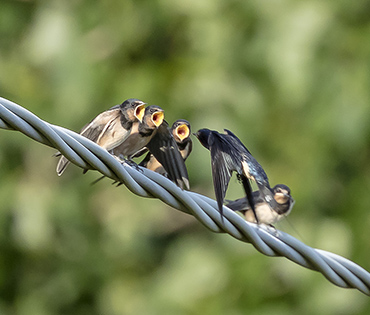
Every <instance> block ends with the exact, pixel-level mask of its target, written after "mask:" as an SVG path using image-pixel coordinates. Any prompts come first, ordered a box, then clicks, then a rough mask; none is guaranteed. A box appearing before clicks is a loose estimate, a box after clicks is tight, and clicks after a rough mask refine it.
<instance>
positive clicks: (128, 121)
mask: <svg viewBox="0 0 370 315" xmlns="http://www.w3.org/2000/svg"><path fill="white" fill-rule="evenodd" d="M144 112H145V103H144V102H142V101H140V100H138V99H135V98H130V99H128V100H126V101H124V102H123V103H122V104H121V105H116V106H113V107H111V108H110V109H108V110H106V111H104V112H102V113H101V114H99V115H98V116H96V117H95V118H94V119H93V120H92V121H91V122H90V123H88V124H87V125H85V127H83V128H82V130H81V132H80V134H81V135H82V136H84V137H86V138H88V139H90V140H91V141H93V142H95V143H97V144H98V145H100V146H101V147H102V148H104V149H106V150H107V151H111V150H112V149H114V148H115V147H117V146H119V145H120V144H121V143H123V142H124V141H126V139H127V138H128V137H129V136H130V135H131V133H132V131H133V130H135V129H137V128H138V127H139V124H140V123H141V121H142V119H143V116H144ZM55 156H61V154H60V153H59V152H58V153H57V154H55ZM69 163H70V162H69V160H68V159H67V158H66V157H64V156H61V158H60V159H59V162H58V165H57V169H56V171H57V174H58V175H59V176H60V175H62V174H63V172H64V171H65V169H66V168H67V166H68V164H69Z"/></svg>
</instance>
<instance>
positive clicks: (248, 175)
mask: <svg viewBox="0 0 370 315" xmlns="http://www.w3.org/2000/svg"><path fill="white" fill-rule="evenodd" d="M224 130H225V133H224V134H221V133H219V132H217V131H214V130H209V129H200V130H198V132H197V133H196V134H195V136H196V137H197V138H198V140H199V141H200V143H201V144H202V145H203V146H204V147H205V148H206V149H208V150H209V151H210V153H211V164H212V177H213V185H214V190H215V195H216V200H217V205H218V209H219V212H220V214H221V218H222V219H223V216H222V206H223V202H224V198H225V194H226V190H227V187H228V185H229V182H230V178H231V175H232V173H233V172H236V173H237V177H238V179H239V181H240V182H241V183H242V185H243V188H244V191H245V193H246V198H247V200H248V202H249V205H250V207H251V209H252V211H253V214H254V215H255V217H256V221H257V223H259V218H258V216H257V214H256V210H255V205H254V200H253V195H252V187H251V183H250V182H249V180H253V181H255V182H256V184H257V186H258V188H259V191H260V193H261V197H262V198H263V199H264V200H265V201H266V202H267V203H268V205H269V206H270V207H271V208H274V207H276V201H275V199H274V198H273V193H272V190H271V188H270V184H269V180H268V178H267V175H266V173H265V171H264V170H263V168H262V166H261V165H260V164H259V163H258V162H257V160H256V159H255V158H254V157H253V156H252V154H251V153H250V152H249V150H248V149H247V148H246V147H245V146H244V144H243V143H242V142H241V141H240V140H239V138H238V137H237V136H235V135H234V134H233V133H232V132H231V131H229V130H227V129H224Z"/></svg>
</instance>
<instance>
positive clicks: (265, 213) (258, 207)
mask: <svg viewBox="0 0 370 315" xmlns="http://www.w3.org/2000/svg"><path fill="white" fill-rule="evenodd" d="M272 193H273V197H274V199H275V201H276V207H274V208H271V207H270V206H269V205H268V204H267V202H266V200H264V198H263V197H262V195H261V193H260V192H259V191H254V192H253V200H254V206H255V211H256V214H257V216H258V220H259V222H260V223H264V224H266V225H271V226H273V224H275V223H276V222H278V221H280V220H281V219H283V218H285V217H286V216H288V215H289V214H290V212H291V211H292V208H293V205H294V199H293V198H292V196H291V194H290V188H289V187H288V186H286V185H282V184H279V185H276V186H275V187H273V188H272ZM226 206H227V207H228V208H230V209H231V210H233V211H240V212H242V213H243V214H244V215H245V219H246V220H247V221H249V222H252V223H257V220H256V217H255V216H254V214H253V211H252V208H251V206H250V205H249V202H248V200H247V198H246V197H244V198H240V199H236V200H234V201H228V202H227V203H226Z"/></svg>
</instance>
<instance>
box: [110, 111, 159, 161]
mask: <svg viewBox="0 0 370 315" xmlns="http://www.w3.org/2000/svg"><path fill="white" fill-rule="evenodd" d="M163 122H164V111H163V109H162V108H161V107H159V106H157V105H150V106H148V107H146V108H145V112H144V116H143V117H142V121H141V122H140V123H139V124H135V125H133V128H132V129H131V132H130V134H129V136H128V137H127V138H126V139H125V141H124V142H122V143H121V144H120V145H118V146H116V147H115V148H113V149H112V153H113V155H115V156H117V157H119V158H121V159H123V160H124V159H125V158H127V159H129V160H131V159H132V158H133V157H134V155H135V153H136V152H138V151H139V150H142V149H143V148H144V147H146V146H147V145H148V143H149V142H150V141H151V140H152V138H153V137H154V136H155V135H156V133H157V132H158V130H159V127H160V126H161V125H162V124H163Z"/></svg>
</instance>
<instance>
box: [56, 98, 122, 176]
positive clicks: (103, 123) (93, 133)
mask: <svg viewBox="0 0 370 315" xmlns="http://www.w3.org/2000/svg"><path fill="white" fill-rule="evenodd" d="M119 114H120V108H119V105H116V106H113V107H112V108H110V109H108V110H107V111H105V112H103V113H101V114H99V115H98V116H96V117H95V118H94V119H93V120H92V121H91V122H89V123H88V124H86V125H85V126H84V127H83V128H82V129H81V132H80V134H81V135H82V136H84V137H86V138H88V139H90V140H91V141H94V142H97V141H98V139H99V137H101V135H102V133H103V132H104V130H106V128H107V126H109V125H110V124H111V123H112V121H114V120H115V119H116V118H117V116H118V115H119ZM55 156H61V154H60V152H57V153H56V154H55ZM68 164H69V160H68V159H67V158H66V157H64V156H61V157H60V159H59V161H58V164H57V168H56V172H57V174H58V176H61V175H62V174H63V172H64V171H65V169H66V168H67V166H68Z"/></svg>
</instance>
